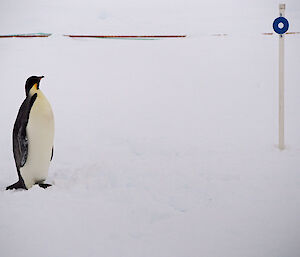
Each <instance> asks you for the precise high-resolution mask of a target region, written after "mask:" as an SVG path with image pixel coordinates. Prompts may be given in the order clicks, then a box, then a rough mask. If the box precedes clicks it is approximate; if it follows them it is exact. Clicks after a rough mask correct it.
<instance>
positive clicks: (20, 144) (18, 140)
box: [13, 94, 37, 178]
mask: <svg viewBox="0 0 300 257" xmlns="http://www.w3.org/2000/svg"><path fill="white" fill-rule="evenodd" d="M36 97H37V94H34V95H33V96H32V97H26V99H25V100H24V102H23V103H22V105H21V107H20V110H19V112H18V116H17V119H16V121H15V124H14V129H13V150H14V157H15V163H16V166H17V170H18V175H19V178H20V173H19V168H20V167H23V166H24V165H25V163H26V160H27V156H28V139H27V134H26V127H27V123H28V119H29V114H30V110H31V107H32V105H33V103H34V101H35V99H36Z"/></svg>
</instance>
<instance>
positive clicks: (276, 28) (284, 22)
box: [273, 17, 289, 35]
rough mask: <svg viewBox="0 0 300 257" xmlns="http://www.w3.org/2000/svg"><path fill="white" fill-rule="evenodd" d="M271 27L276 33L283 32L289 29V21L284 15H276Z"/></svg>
mask: <svg viewBox="0 0 300 257" xmlns="http://www.w3.org/2000/svg"><path fill="white" fill-rule="evenodd" d="M279 24H282V27H281V28H280V27H279ZM273 29H274V31H275V32H276V33H277V34H280V35H281V34H284V33H285V32H287V30H288V29H289V22H288V20H287V19H286V18H284V17H278V18H276V19H275V20H274V22H273Z"/></svg>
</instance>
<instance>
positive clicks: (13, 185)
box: [6, 180, 27, 190]
mask: <svg viewBox="0 0 300 257" xmlns="http://www.w3.org/2000/svg"><path fill="white" fill-rule="evenodd" d="M19 188H22V189H25V190H27V188H26V187H25V186H24V183H23V182H22V181H21V180H19V181H18V182H16V183H14V184H12V185H10V186H8V187H6V190H13V189H19Z"/></svg>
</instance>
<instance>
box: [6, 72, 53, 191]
mask: <svg viewBox="0 0 300 257" xmlns="http://www.w3.org/2000/svg"><path fill="white" fill-rule="evenodd" d="M43 77H44V76H40V77H37V76H32V77H30V78H28V79H27V81H26V84H25V92H26V98H25V100H24V101H23V103H22V105H21V107H20V109H19V112H18V115H17V118H16V121H15V124H14V129H13V152H14V158H15V163H16V167H17V172H18V177H19V181H18V182H16V183H15V184H12V185H10V186H8V187H7V188H6V190H9V189H18V188H23V189H26V190H27V189H29V188H31V187H32V186H33V185H35V184H38V185H39V186H40V187H42V188H47V187H48V186H51V185H50V184H46V183H44V181H45V180H46V178H47V176H48V169H49V165H50V161H51V160H52V158H53V140H54V116H53V112H52V108H51V105H50V103H49V102H48V100H47V98H46V97H45V95H44V94H43V92H42V91H41V90H40V81H41V79H42V78H43Z"/></svg>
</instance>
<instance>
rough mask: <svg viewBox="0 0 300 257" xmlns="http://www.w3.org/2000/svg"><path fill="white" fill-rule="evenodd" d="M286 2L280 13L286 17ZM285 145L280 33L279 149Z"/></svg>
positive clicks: (281, 36) (282, 50) (282, 46)
mask: <svg viewBox="0 0 300 257" xmlns="http://www.w3.org/2000/svg"><path fill="white" fill-rule="evenodd" d="M284 12H285V4H279V15H280V17H284ZM284 148H285V145H284V34H281V35H279V149H280V150H283V149H284Z"/></svg>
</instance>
